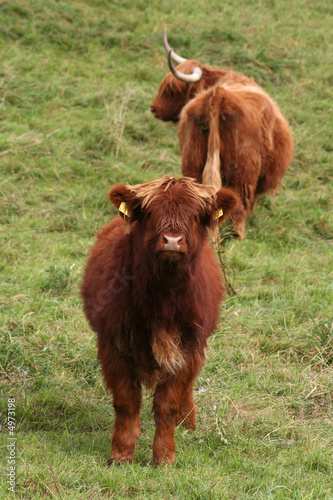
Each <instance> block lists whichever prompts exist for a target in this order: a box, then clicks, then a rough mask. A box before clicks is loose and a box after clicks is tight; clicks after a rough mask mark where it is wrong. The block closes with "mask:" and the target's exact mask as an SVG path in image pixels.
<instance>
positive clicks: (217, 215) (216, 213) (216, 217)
mask: <svg viewBox="0 0 333 500" xmlns="http://www.w3.org/2000/svg"><path fill="white" fill-rule="evenodd" d="M222 215H223V210H222V208H220V209H219V210H216V212H215V215H214V219H213V220H217V219H219V218H220V217H222Z"/></svg>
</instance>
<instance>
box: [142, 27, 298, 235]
mask: <svg viewBox="0 0 333 500" xmlns="http://www.w3.org/2000/svg"><path fill="white" fill-rule="evenodd" d="M164 42H165V45H166V44H167V41H166V34H165V40H164ZM166 49H167V50H168V53H169V66H170V68H171V70H172V74H169V75H167V76H166V78H165V79H164V81H163V82H162V83H161V85H160V89H159V93H158V95H157V97H156V98H155V100H154V101H153V103H152V106H151V108H152V112H153V114H154V116H155V117H156V118H160V119H162V120H174V121H176V120H178V119H179V131H178V137H179V142H180V151H181V155H182V173H183V175H186V176H190V177H193V178H195V179H196V180H197V181H199V182H203V183H204V184H208V185H213V186H215V187H216V188H219V187H221V185H224V186H230V187H232V188H233V189H234V190H235V191H236V192H237V193H238V194H239V196H240V198H241V200H242V206H241V207H240V208H238V209H237V211H236V212H235V213H233V214H232V216H231V220H232V226H233V230H234V234H235V236H237V237H239V238H240V239H243V238H244V236H245V221H246V216H247V215H250V214H252V212H253V208H254V205H255V203H256V202H257V200H258V198H259V196H260V195H262V194H264V193H270V192H273V191H274V190H275V189H276V188H277V187H278V186H279V185H280V181H281V179H282V177H283V176H284V174H285V172H286V170H287V168H288V166H289V165H290V163H291V160H292V157H293V138H292V133H291V130H290V127H289V125H288V122H287V121H286V119H285V118H284V117H283V115H282V113H281V111H280V110H279V108H278V107H277V105H276V103H275V102H274V101H273V100H272V99H271V98H270V97H269V96H268V95H267V94H266V92H265V91H264V90H263V89H262V88H261V87H259V85H257V84H256V83H255V82H254V80H252V79H249V78H247V77H245V76H244V75H240V74H238V73H234V72H232V71H231V72H230V71H222V70H215V69H213V68H210V67H208V66H200V65H199V64H198V63H196V62H195V61H186V60H183V62H182V63H181V64H180V65H179V66H178V68H174V66H173V64H172V61H171V58H172V57H173V58H174V59H175V60H177V58H178V61H179V60H180V58H179V56H177V55H175V54H174V53H173V52H172V51H171V49H170V47H169V46H168V45H166ZM183 71H185V72H186V73H187V72H192V73H191V74H190V75H188V74H184V73H183ZM194 81H195V83H193V82H194Z"/></svg>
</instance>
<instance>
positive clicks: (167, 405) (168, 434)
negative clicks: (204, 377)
mask: <svg viewBox="0 0 333 500" xmlns="http://www.w3.org/2000/svg"><path fill="white" fill-rule="evenodd" d="M192 388H193V377H190V375H189V374H188V373H186V372H185V371H182V372H179V373H177V374H176V375H174V376H172V378H170V379H168V380H167V381H166V382H164V383H162V384H159V385H158V386H157V387H156V390H155V394H154V404H153V409H154V418H155V425H156V430H155V436H154V443H153V459H154V463H155V465H159V464H162V463H163V464H172V463H173V462H174V461H175V456H176V454H175V437H174V432H175V425H176V418H177V416H178V415H180V414H182V413H183V411H182V410H183V409H182V408H181V403H182V401H183V398H184V397H185V399H186V401H187V403H188V404H189V403H190V400H191V398H189V396H188V394H189V392H192ZM187 398H189V399H187ZM191 402H193V399H192V400H191ZM188 404H186V408H188ZM193 417H194V415H193ZM193 424H194V425H193ZM192 426H195V421H194V420H193V421H192Z"/></svg>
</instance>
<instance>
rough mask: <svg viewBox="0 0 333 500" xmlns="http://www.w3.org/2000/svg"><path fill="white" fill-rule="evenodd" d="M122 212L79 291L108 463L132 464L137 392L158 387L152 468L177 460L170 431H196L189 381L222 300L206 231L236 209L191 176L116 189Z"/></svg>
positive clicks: (225, 195) (224, 194)
mask: <svg viewBox="0 0 333 500" xmlns="http://www.w3.org/2000/svg"><path fill="white" fill-rule="evenodd" d="M110 198H111V200H112V202H113V203H114V205H115V206H116V207H117V208H118V209H119V211H120V212H121V214H122V216H120V217H116V218H115V219H114V220H112V221H111V222H110V223H109V224H107V225H106V226H105V227H104V228H103V229H102V231H101V233H100V234H99V235H98V241H97V243H96V244H95V246H94V247H93V249H92V251H91V255H90V258H89V260H88V263H87V267H86V271H85V277H84V281H83V284H82V289H81V294H82V297H83V301H84V310H85V313H86V316H87V318H88V320H89V322H90V324H91V326H92V328H93V329H94V330H95V332H96V333H97V337H98V354H99V359H100V361H101V364H102V371H103V375H104V378H105V381H106V385H107V388H108V389H109V390H110V391H111V393H112V395H113V406H114V409H115V414H116V419H115V426H114V432H113V436H112V450H111V457H110V461H109V462H110V463H112V462H115V463H120V462H126V461H127V462H132V460H133V454H134V449H135V444H136V440H137V438H138V437H139V436H140V433H141V430H140V407H141V387H142V384H144V385H145V386H146V387H147V388H149V389H152V390H153V391H154V399H153V410H154V418H155V424H156V431H155V437H154V444H153V459H154V463H155V464H160V463H165V464H170V463H172V462H173V461H174V460H175V441H174V428H175V425H176V423H177V422H178V423H180V422H184V423H186V424H187V425H188V426H189V427H190V428H193V429H194V428H195V412H196V407H195V404H194V401H193V384H194V381H195V378H196V376H197V375H198V373H199V371H200V369H201V368H202V366H203V364H204V360H205V347H206V341H207V337H208V336H209V335H210V334H211V332H212V331H213V330H214V329H215V327H216V324H217V321H218V317H219V304H220V302H221V300H222V299H223V297H224V295H225V289H224V287H223V285H222V278H221V274H220V270H219V265H218V263H217V261H216V258H215V255H214V252H213V250H212V249H211V248H210V247H209V245H208V243H207V229H208V228H210V227H214V226H215V225H216V224H217V222H218V219H220V220H222V219H224V218H225V217H226V216H227V215H228V214H229V213H230V212H231V211H232V210H234V208H235V206H236V204H237V203H238V199H237V195H235V194H234V193H233V192H232V190H230V189H228V188H222V189H220V190H218V191H216V189H215V188H213V187H211V186H204V185H201V184H197V183H195V182H193V181H192V180H191V179H188V178H180V179H178V180H176V179H174V178H170V177H163V178H162V179H159V180H156V181H153V182H149V183H147V184H141V185H137V186H127V187H126V186H124V185H122V184H119V185H118V186H116V187H114V188H113V189H112V190H111V192H110Z"/></svg>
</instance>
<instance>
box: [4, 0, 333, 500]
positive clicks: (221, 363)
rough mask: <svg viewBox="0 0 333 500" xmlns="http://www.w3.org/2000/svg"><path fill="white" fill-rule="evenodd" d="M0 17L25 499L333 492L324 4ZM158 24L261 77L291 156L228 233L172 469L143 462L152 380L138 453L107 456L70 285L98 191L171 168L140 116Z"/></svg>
mask: <svg viewBox="0 0 333 500" xmlns="http://www.w3.org/2000/svg"><path fill="white" fill-rule="evenodd" d="M0 19H1V23H0V33H1V37H0V48H1V61H2V62H1V67H0V113H1V118H2V121H1V124H0V165H1V169H0V195H1V198H0V222H1V227H0V258H1V261H0V270H1V293H0V332H1V337H0V365H1V403H0V405H1V406H0V410H1V412H2V417H1V425H3V424H4V422H5V418H6V408H7V404H6V401H7V397H9V396H13V397H15V398H16V404H17V415H16V417H17V434H16V436H17V438H18V440H17V465H18V475H17V480H18V481H17V493H18V497H22V498H34V499H35V498H44V497H48V496H49V497H54V498H60V497H62V498H73V499H81V498H140V499H145V498H161V499H162V498H163V499H166V498H197V499H199V498H202V499H203V498H205V499H206V498H265V499H267V498H287V499H309V498H313V499H315V498H325V499H326V498H327V499H329V498H333V488H332V472H333V470H332V445H333V435H332V420H333V416H332V388H333V383H332V361H333V336H332V302H333V297H332V277H333V274H332V269H333V252H332V241H333V220H332V217H333V216H332V180H333V171H332V150H333V146H332V143H333V141H332V139H333V137H332V134H333V126H332V125H333V119H332V108H331V104H332V97H333V96H332V94H333V91H332V83H333V48H332V42H331V27H332V22H333V7H331V6H329V3H328V2H324V1H320V0H315V1H314V2H309V1H305V0H292V1H291V2H286V1H282V2H274V1H272V2H270V1H259V2H257V1H251V0H248V1H240V2H235V1H232V0H228V1H226V2H223V4H222V3H221V2H218V1H214V2H209V8H208V3H207V2H205V1H203V0H198V1H197V2H194V3H193V2H190V1H189V0H185V1H183V2H182V3H181V5H179V2H174V1H171V2H168V6H167V7H163V8H162V3H161V2H158V1H156V0H155V1H151V2H147V1H135V2H128V1H120V0H119V1H114V2H107V1H97V0H95V1H93V0H90V1H86V2H84V1H81V2H80V1H77V0H73V1H71V2H64V1H52V0H46V1H43V2H42V1H34V2H32V1H24V0H21V1H18V0H11V1H6V0H4V1H1V2H0ZM164 25H167V26H168V27H169V38H170V42H171V43H172V45H173V46H174V47H175V49H176V50H177V51H179V52H180V53H181V54H182V55H184V56H188V57H191V56H192V57H197V58H198V59H200V60H201V61H202V62H207V63H210V64H212V65H217V66H222V65H223V66H231V67H233V68H234V69H236V70H238V71H241V72H244V73H245V74H247V75H252V76H254V77H255V78H256V80H257V81H258V83H260V84H262V85H263V87H264V88H265V89H266V90H267V91H268V92H269V93H270V94H271V95H272V96H273V97H274V98H275V99H276V101H277V102H278V103H279V104H280V107H281V109H282V110H283V112H284V113H285V115H286V116H287V117H288V119H289V121H290V123H291V125H292V128H293V130H294V137H295V146H296V153H295V159H294V162H293V164H292V166H291V167H290V169H289V170H288V172H287V174H286V177H285V179H284V182H283V187H282V189H281V190H280V191H279V192H278V193H277V194H276V196H275V206H274V210H273V211H272V210H271V206H270V202H269V200H268V199H266V198H263V199H262V200H261V202H260V203H259V205H258V207H257V209H256V212H255V215H254V217H253V218H252V219H251V221H249V223H248V226H247V239H246V240H244V242H242V243H240V242H238V241H231V242H228V243H227V245H226V262H227V265H228V268H229V269H230V270H231V271H230V272H232V275H233V282H234V286H235V288H236V290H237V295H236V296H233V297H229V298H228V299H227V301H226V307H225V308H223V309H222V311H221V322H220V326H219V328H218V330H217V331H216V333H215V334H214V336H213V337H212V338H211V340H210V343H209V349H208V353H207V354H208V355H207V364H206V367H205V369H204V370H203V372H202V374H201V375H200V377H199V379H198V383H197V386H196V399H197V403H198V406H199V413H198V430H197V431H196V432H195V433H192V434H190V433H188V432H187V431H185V430H183V429H180V428H179V429H177V431H176V443H177V462H176V465H175V466H174V468H166V469H154V468H153V467H152V466H151V445H152V439H153V432H154V427H153V423H152V415H151V399H150V397H149V395H148V394H147V395H146V397H145V403H144V407H143V412H142V423H143V430H144V432H143V435H142V436H141V438H140V439H139V441H138V446H137V451H136V455H135V463H134V464H133V465H132V466H128V467H120V468H116V469H112V470H108V469H106V468H105V466H104V463H105V460H106V458H107V457H108V455H109V448H110V445H109V436H110V434H111V431H112V421H113V410H112V406H111V402H110V398H109V396H108V395H106V394H105V391H104V388H103V383H102V380H101V377H100V373H99V365H98V362H97V360H96V349H95V341H94V335H93V334H92V332H91V331H90V330H89V328H88V326H87V324H86V322H85V319H84V317H83V314H82V312H81V304H80V300H79V298H78V287H79V283H80V279H81V275H82V270H83V269H84V265H85V259H86V255H87V251H88V248H89V247H90V246H91V244H92V243H93V241H94V234H95V233H96V231H97V230H98V229H99V228H100V227H101V226H102V225H103V224H104V223H106V222H107V221H108V220H109V218H110V216H112V215H114V212H113V210H112V209H111V208H110V206H109V204H108V202H107V201H106V193H107V191H108V189H109V187H110V186H111V185H112V184H114V183H115V182H117V181H127V182H129V183H134V182H141V181H146V180H149V179H153V178H155V177H158V176H161V175H162V174H164V173H168V174H172V175H176V176H178V175H179V174H180V168H179V165H180V157H179V152H178V143H177V137H176V127H175V126H174V125H172V124H165V123H161V122H159V121H157V120H154V119H153V117H152V116H150V112H149V104H150V102H151V100H152V99H153V97H154V95H155V92H156V90H157V87H158V83H159V82H160V81H161V80H162V78H163V76H164V75H165V73H166V71H167V65H166V58H165V54H164V51H163V48H162V43H161V34H162V30H163V27H164ZM74 264H75V266H73V265H74ZM54 266H57V267H54ZM0 439H1V441H2V443H3V444H4V446H5V445H6V444H7V442H8V433H7V429H6V428H5V426H4V425H3V427H2V433H1V434H0ZM3 455H4V456H3V464H4V466H5V467H4V470H6V468H7V464H6V453H4V454H3ZM5 479H6V478H5V477H4V476H3V477H2V478H1V481H2V483H1V490H0V495H2V496H1V498H5V496H6V488H7V485H6V482H5Z"/></svg>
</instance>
